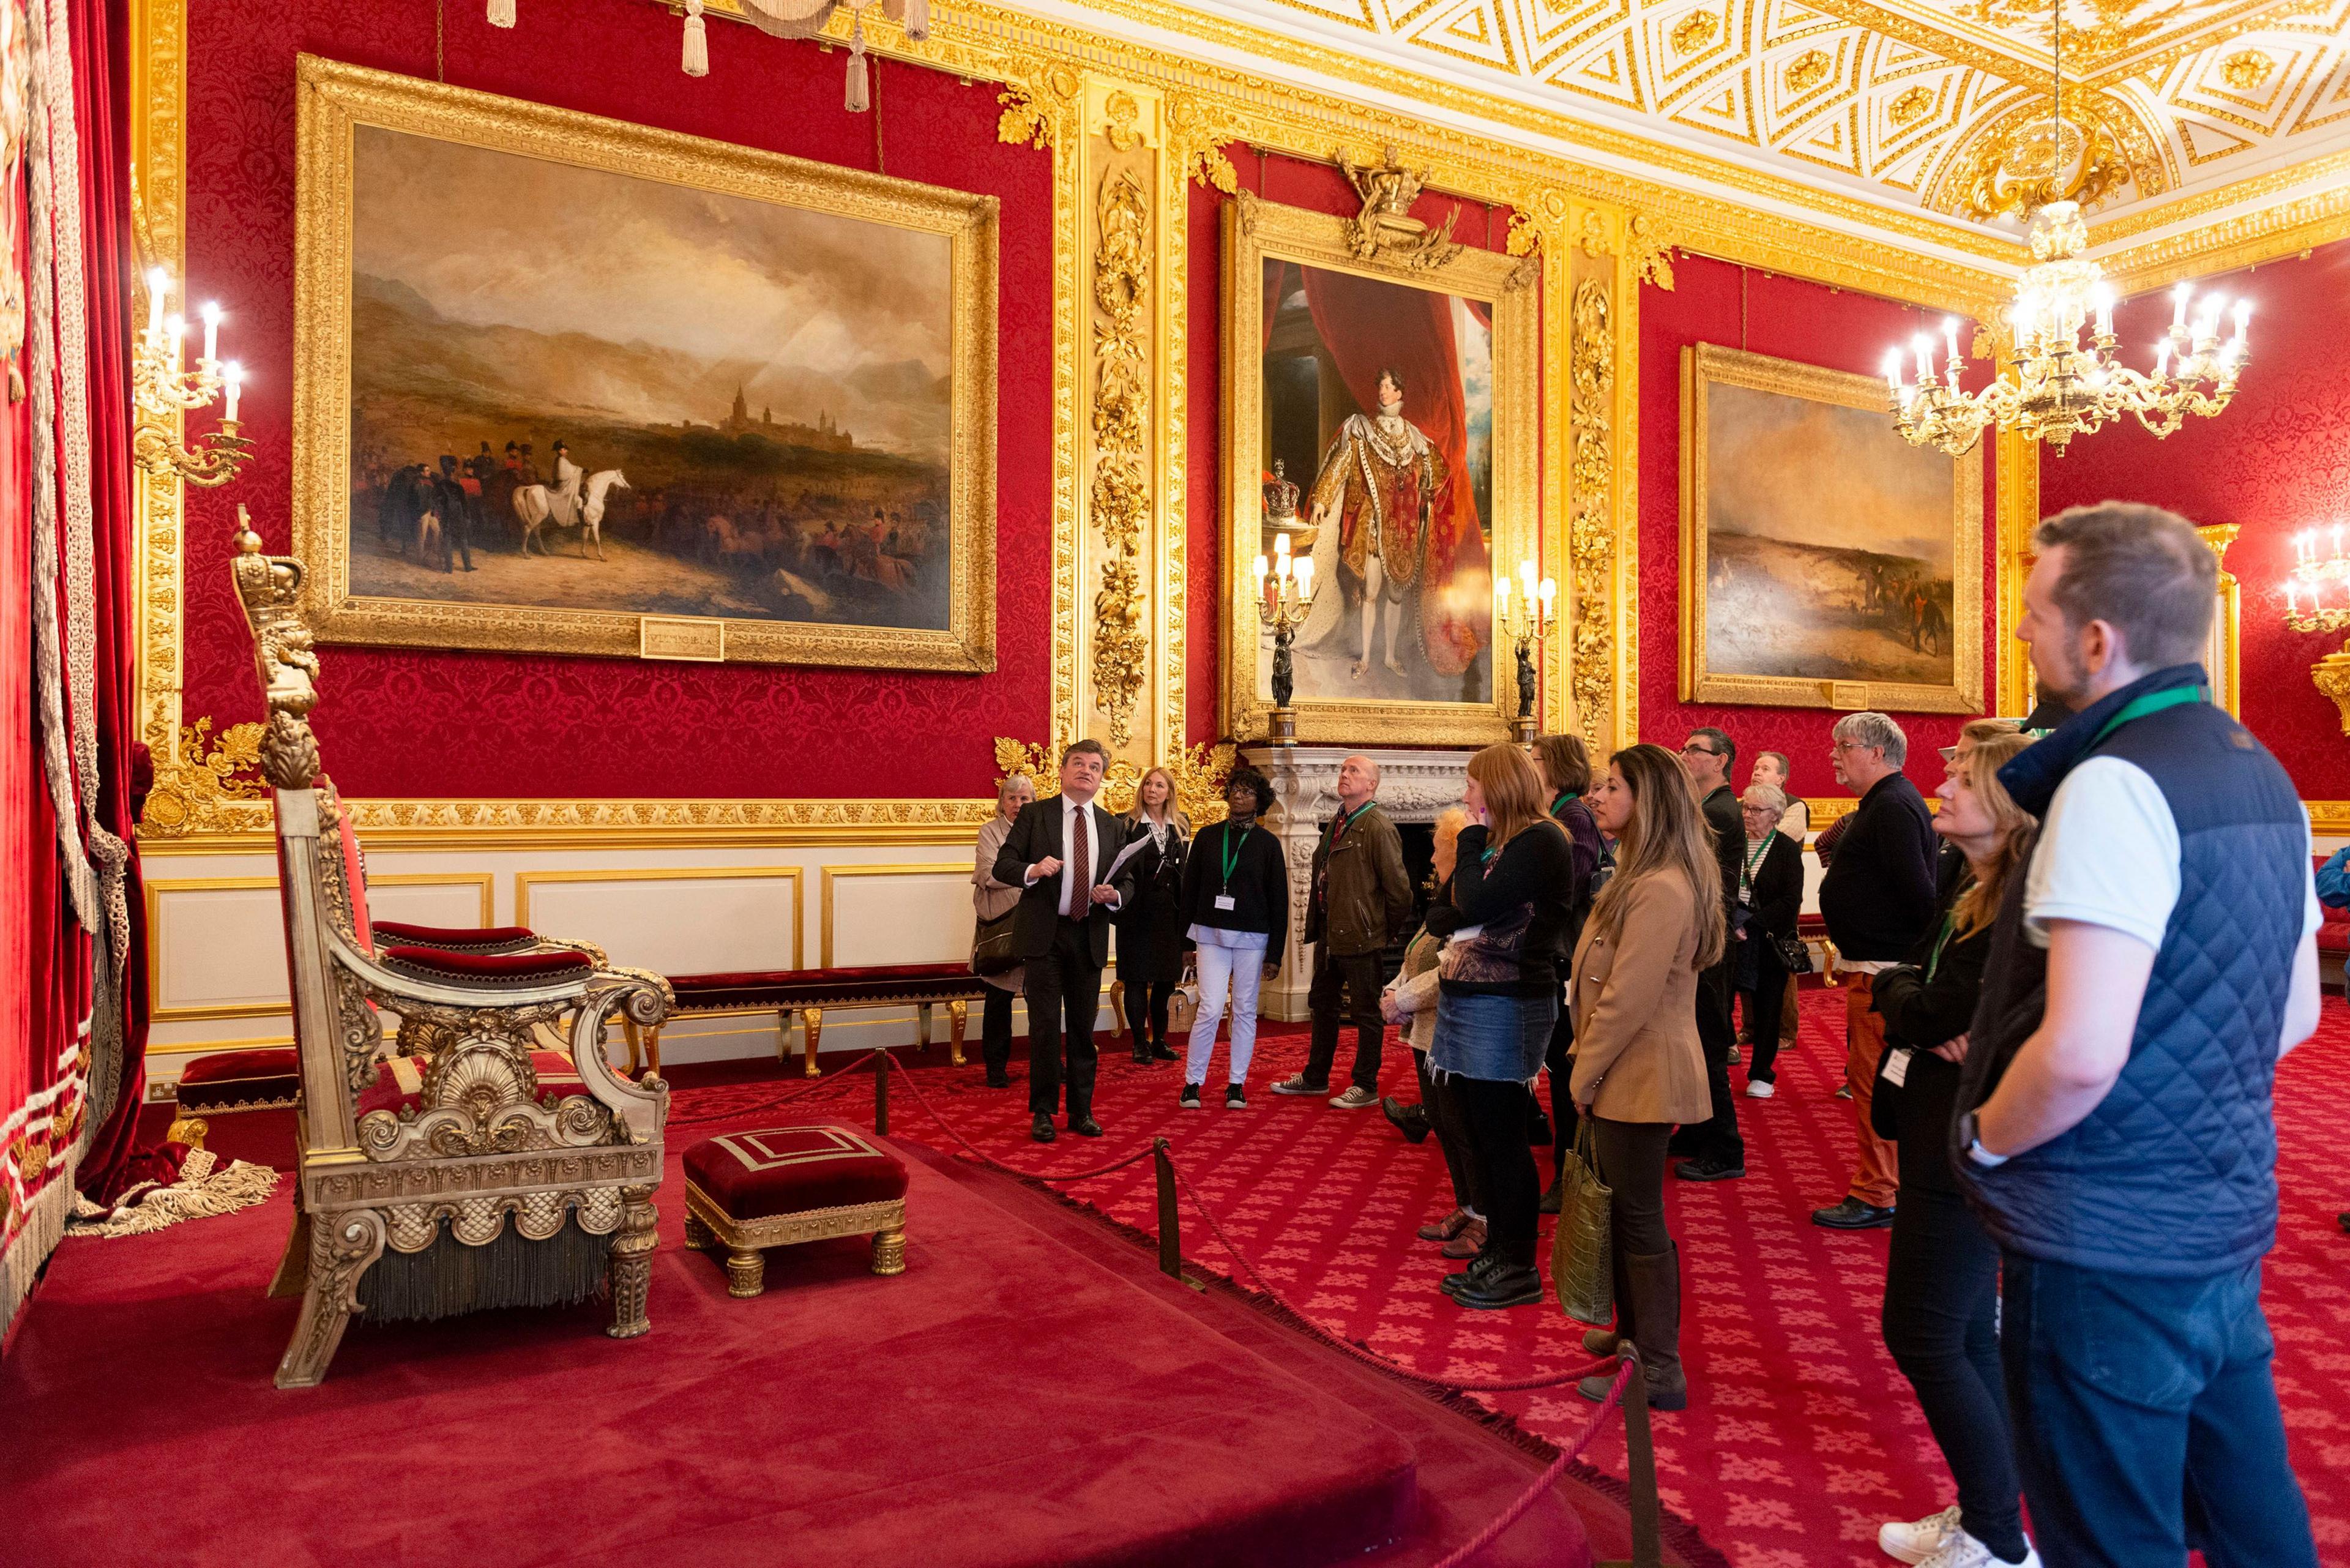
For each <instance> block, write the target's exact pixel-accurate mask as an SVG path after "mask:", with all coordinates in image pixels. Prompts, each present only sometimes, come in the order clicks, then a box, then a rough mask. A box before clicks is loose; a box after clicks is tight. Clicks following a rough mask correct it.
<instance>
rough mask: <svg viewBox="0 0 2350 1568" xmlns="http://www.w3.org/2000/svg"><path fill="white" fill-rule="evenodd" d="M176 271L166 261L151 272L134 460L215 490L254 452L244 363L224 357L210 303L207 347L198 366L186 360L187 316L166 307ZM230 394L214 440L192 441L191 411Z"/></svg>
mask: <svg viewBox="0 0 2350 1568" xmlns="http://www.w3.org/2000/svg"><path fill="white" fill-rule="evenodd" d="M171 292H172V278H171V275H170V274H169V273H167V272H165V271H164V270H163V269H162V268H161V267H155V268H152V269H151V270H150V271H149V272H148V274H147V326H146V327H145V329H144V330H143V331H141V332H140V334H139V339H138V341H137V343H136V344H134V345H133V346H132V350H131V356H130V396H131V407H132V412H133V415H134V421H133V428H132V431H131V436H130V458H131V461H132V462H135V463H137V464H138V465H139V467H140V469H141V470H142V471H143V472H147V473H149V474H151V475H153V476H154V477H155V478H157V479H173V478H177V479H180V480H182V481H183V482H185V483H189V484H193V485H198V486H201V487H202V488H203V489H206V490H210V489H213V488H215V487H217V486H219V485H223V484H226V483H228V482H229V481H230V480H232V479H234V478H235V477H236V472H237V470H238V469H240V468H242V467H243V466H244V460H245V459H246V458H247V457H249V456H251V455H252V452H253V442H252V441H251V440H250V439H248V438H247V437H246V436H245V435H244V434H243V432H242V431H239V429H238V427H237V419H236V405H237V399H238V397H239V396H240V395H241V394H242V393H243V391H244V366H242V365H240V364H238V363H237V362H236V361H235V360H234V359H231V360H228V361H226V362H224V361H223V360H222V359H221V358H220V324H221V308H220V306H218V305H214V304H210V303H207V304H206V305H205V306H204V307H203V312H202V313H201V315H202V319H203V329H204V343H203V354H202V355H201V356H200V357H199V358H197V360H196V365H195V369H192V370H191V369H185V368H184V367H183V365H182V359H183V358H184V356H185V355H186V352H187V338H188V322H187V317H184V316H182V315H181V314H179V313H177V312H167V310H166V306H167V304H168V301H169V298H170V296H171ZM223 393H225V394H226V395H227V399H228V401H227V404H226V406H225V407H224V409H223V410H222V418H221V421H220V424H219V426H218V428H217V429H215V430H214V431H213V436H212V439H211V441H208V442H206V443H204V444H203V445H200V446H189V445H187V444H186V443H185V442H184V441H182V440H181V435H182V431H181V425H180V421H181V418H182V416H183V415H185V414H187V413H188V412H190V411H191V410H196V409H201V408H205V407H208V406H209V405H210V404H211V403H212V402H213V400H215V399H217V398H219V397H221V396H222V394H223Z"/></svg>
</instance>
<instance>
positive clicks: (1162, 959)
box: [1117, 768, 1191, 1067]
mask: <svg viewBox="0 0 2350 1568" xmlns="http://www.w3.org/2000/svg"><path fill="white" fill-rule="evenodd" d="M1126 819H1127V820H1128V822H1130V823H1132V824H1134V829H1133V833H1132V836H1133V837H1135V838H1148V839H1149V843H1148V844H1145V845H1144V846H1142V847H1141V848H1140V849H1139V850H1137V851H1135V856H1134V897H1133V898H1128V900H1127V901H1126V903H1125V905H1124V907H1122V908H1121V909H1119V910H1118V915H1117V921H1118V981H1119V983H1120V984H1121V985H1123V986H1124V987H1125V988H1126V1026H1127V1028H1128V1031H1130V1032H1131V1033H1132V1034H1133V1036H1134V1060H1135V1063H1136V1064H1137V1065H1139V1066H1145V1067H1148V1066H1152V1065H1155V1064H1158V1063H1160V1062H1172V1061H1174V1060H1175V1053H1174V1052H1173V1051H1171V1050H1170V1049H1168V1046H1167V1004H1168V1002H1170V1001H1171V1000H1172V999H1173V998H1174V995H1175V987H1176V986H1177V985H1178V984H1179V983H1180V981H1182V979H1183V925H1184V920H1183V861H1184V857H1185V856H1186V855H1187V854H1188V853H1189V852H1190V849H1191V824H1190V823H1189V822H1187V821H1185V820H1184V818H1183V815H1182V813H1180V811H1178V810H1176V809H1175V775H1174V774H1170V773H1169V772H1168V771H1167V770H1166V769H1165V768H1152V769H1151V770H1150V771H1149V772H1148V773H1146V774H1143V775H1142V782H1141V783H1139V784H1136V785H1135V786H1134V806H1133V808H1132V809H1131V810H1129V811H1128V813H1127V814H1126ZM1146 1026H1148V1030H1149V1033H1145V1032H1144V1031H1145V1027H1146Z"/></svg>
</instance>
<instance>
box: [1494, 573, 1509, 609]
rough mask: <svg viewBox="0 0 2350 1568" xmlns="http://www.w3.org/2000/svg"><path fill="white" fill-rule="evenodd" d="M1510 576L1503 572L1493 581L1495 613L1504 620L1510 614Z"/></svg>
mask: <svg viewBox="0 0 2350 1568" xmlns="http://www.w3.org/2000/svg"><path fill="white" fill-rule="evenodd" d="M1510 588H1511V583H1510V574H1509V573H1507V572H1503V574H1502V575H1501V576H1498V577H1495V578H1494V579H1493V613H1494V614H1495V615H1497V616H1500V617H1501V618H1503V619H1507V618H1509V614H1510Z"/></svg>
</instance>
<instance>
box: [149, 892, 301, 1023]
mask: <svg viewBox="0 0 2350 1568" xmlns="http://www.w3.org/2000/svg"><path fill="white" fill-rule="evenodd" d="M147 903H148V919H149V945H148V966H149V967H148V980H149V982H150V988H151V989H150V994H151V996H152V998H153V1000H154V1013H153V1018H154V1022H156V1023H173V1022H179V1021H186V1020H197V1019H214V1018H257V1017H261V1016H263V1015H265V1014H267V1013H272V1012H284V1011H285V1010H286V927H285V921H284V919H283V917H282V915H281V913H280V911H279V909H278V903H277V881H276V877H268V878H262V877H203V878H196V879H185V880H182V879H174V878H170V877H164V878H161V879H158V880H155V881H151V882H149V883H148V884H147Z"/></svg>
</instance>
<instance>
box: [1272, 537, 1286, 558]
mask: <svg viewBox="0 0 2350 1568" xmlns="http://www.w3.org/2000/svg"><path fill="white" fill-rule="evenodd" d="M1273 550H1274V555H1276V556H1287V555H1288V554H1289V535H1286V534H1275V535H1274V536H1273Z"/></svg>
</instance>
